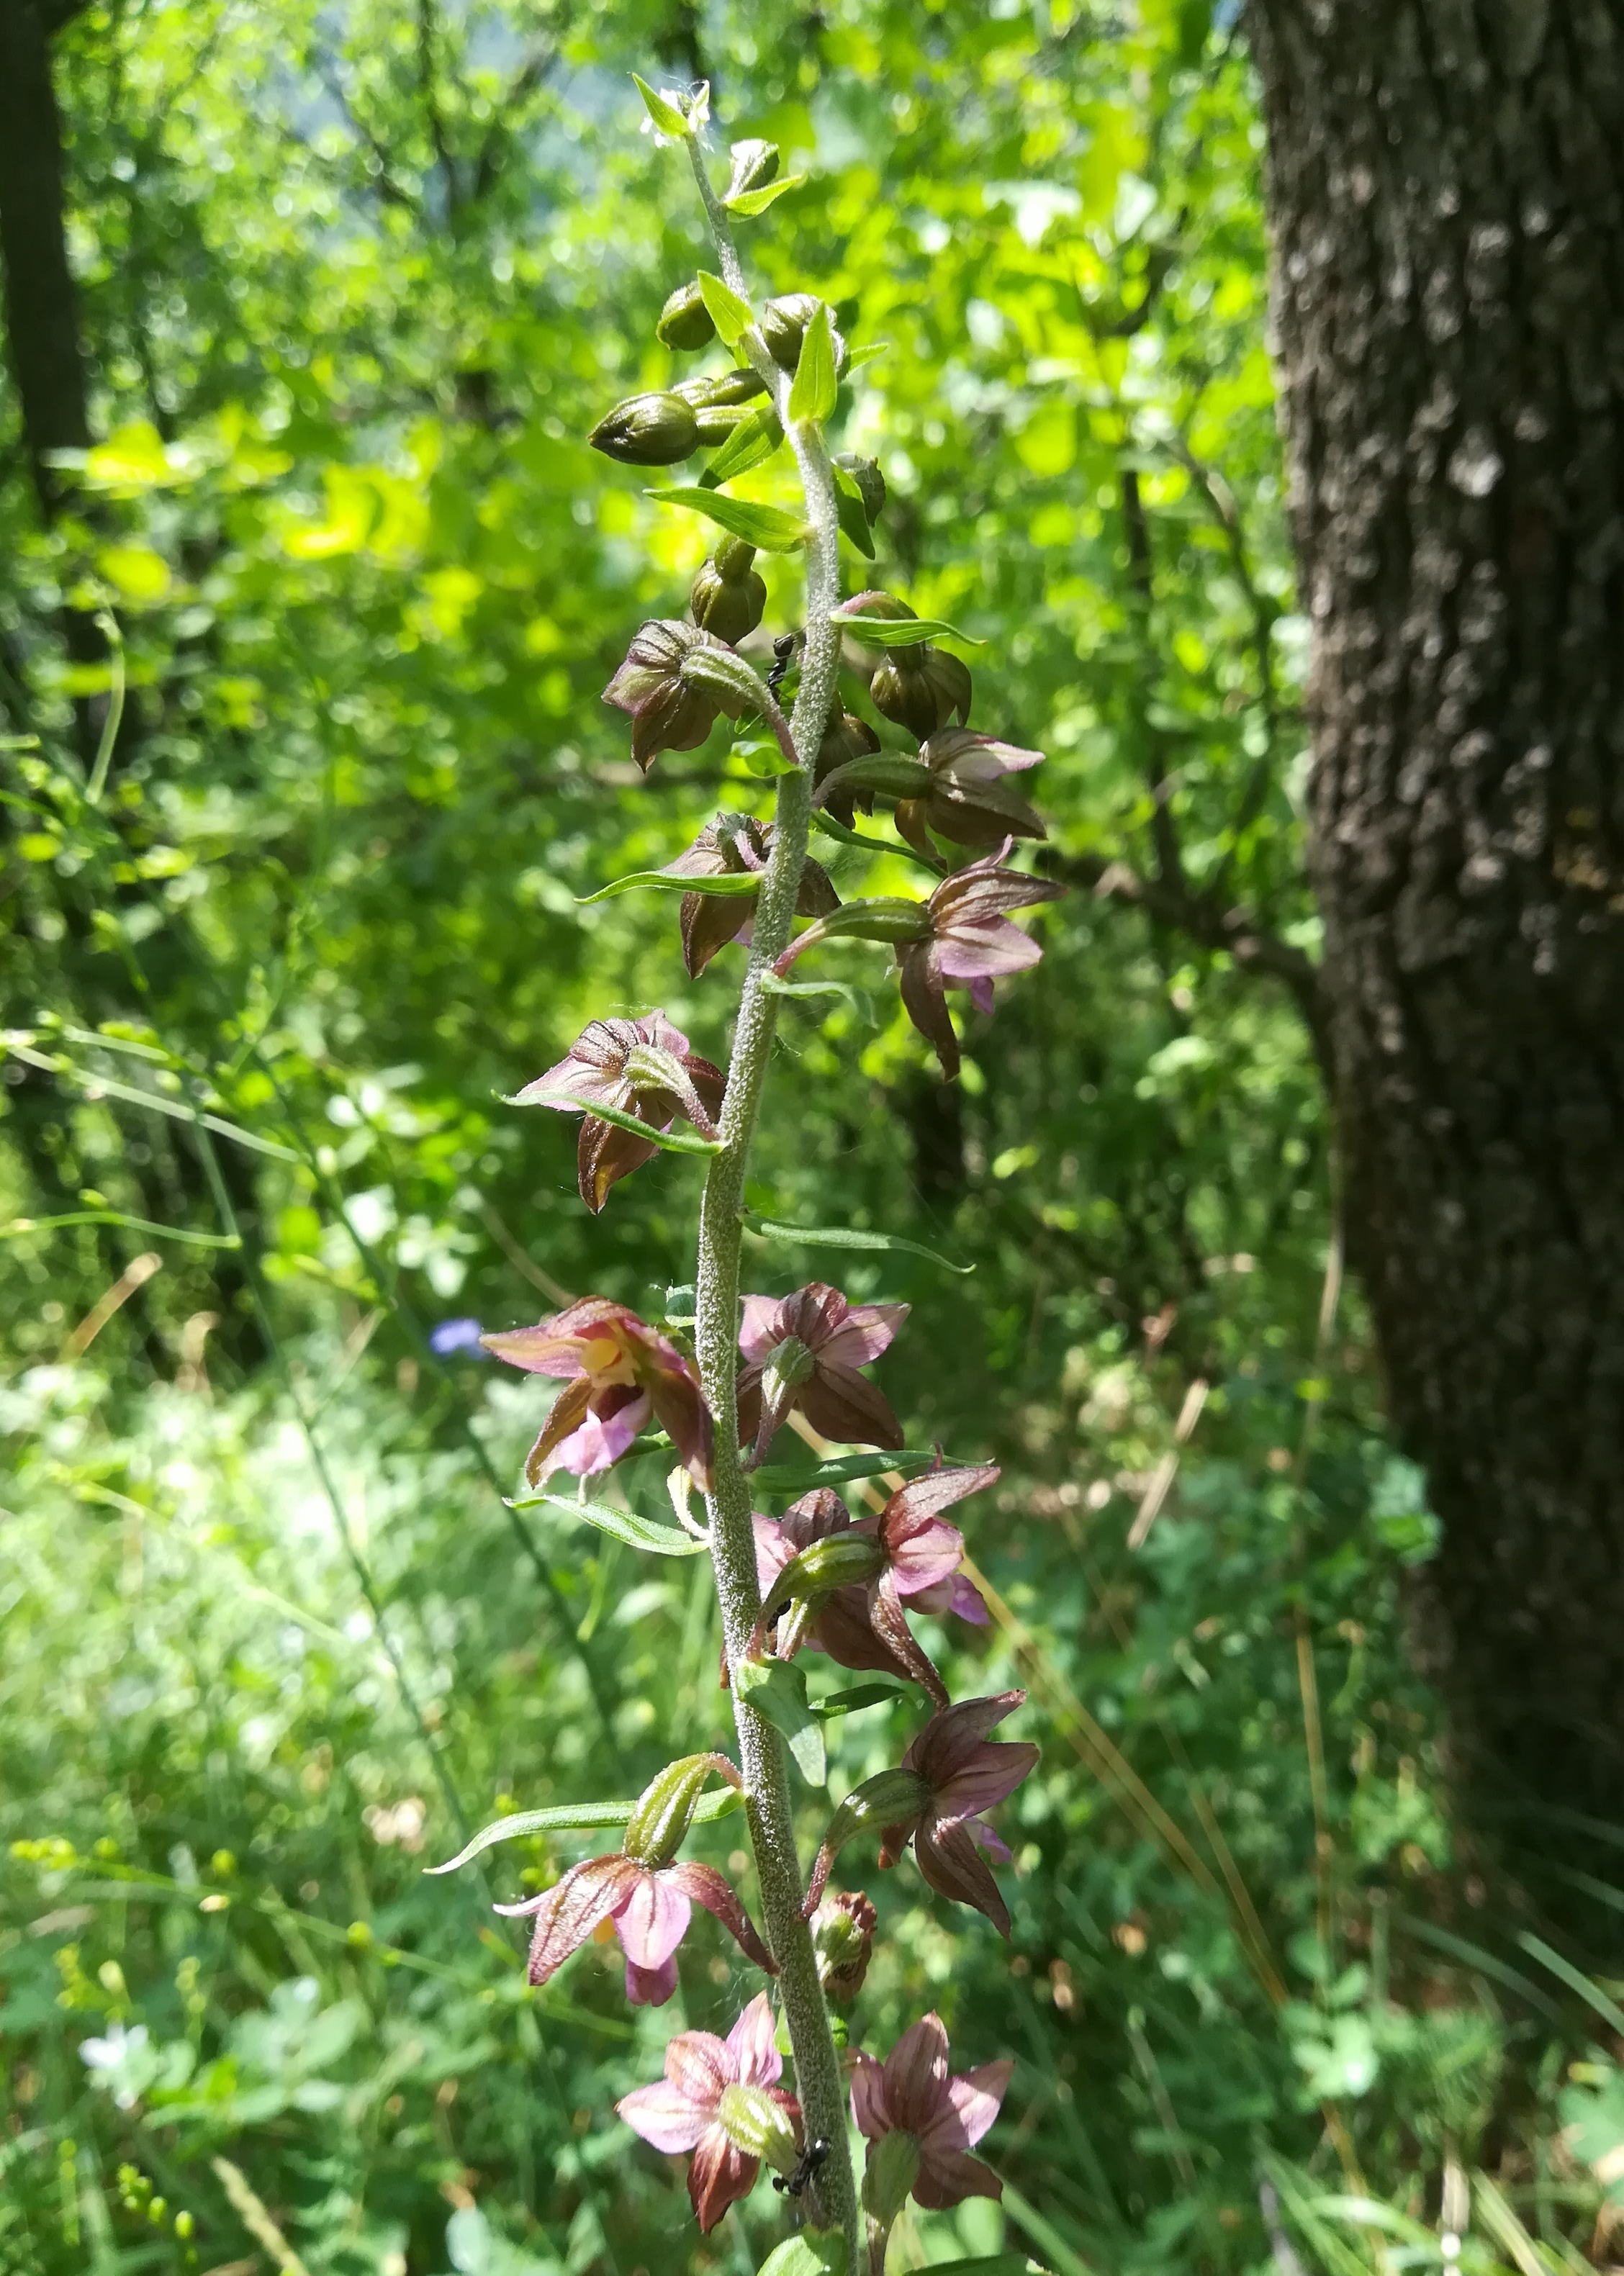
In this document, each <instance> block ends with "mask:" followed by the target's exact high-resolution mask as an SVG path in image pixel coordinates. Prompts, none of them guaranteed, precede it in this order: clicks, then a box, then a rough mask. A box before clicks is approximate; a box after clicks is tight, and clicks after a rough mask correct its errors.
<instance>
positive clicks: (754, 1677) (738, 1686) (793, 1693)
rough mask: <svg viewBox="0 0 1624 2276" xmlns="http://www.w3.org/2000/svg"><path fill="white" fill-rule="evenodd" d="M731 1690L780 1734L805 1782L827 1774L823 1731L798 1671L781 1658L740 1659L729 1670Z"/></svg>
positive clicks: (820, 1780) (813, 1782)
mask: <svg viewBox="0 0 1624 2276" xmlns="http://www.w3.org/2000/svg"><path fill="white" fill-rule="evenodd" d="M733 1689H734V1691H735V1692H736V1693H737V1694H738V1696H739V1697H740V1699H744V1700H747V1701H748V1702H749V1703H750V1705H751V1706H752V1707H754V1708H755V1711H756V1712H757V1714H760V1715H764V1716H765V1717H766V1718H767V1720H768V1721H769V1722H770V1724H771V1725H772V1726H773V1728H774V1730H776V1731H781V1732H782V1733H783V1734H784V1737H785V1740H786V1741H788V1743H789V1750H790V1754H791V1756H792V1758H793V1762H794V1764H795V1768H796V1769H797V1770H798V1771H800V1772H801V1777H802V1778H803V1779H805V1780H806V1782H807V1784H808V1786H822V1785H823V1782H824V1780H825V1779H827V1777H828V1775H829V1771H828V1764H827V1761H826V1759H825V1756H824V1754H823V1729H822V1726H820V1724H819V1722H818V1719H817V1718H816V1715H814V1714H813V1712H812V1710H811V1709H810V1708H809V1707H808V1704H807V1679H806V1677H805V1676H804V1675H803V1674H802V1673H801V1670H800V1669H799V1668H798V1667H795V1666H793V1665H791V1664H790V1663H789V1662H788V1661H787V1660H783V1659H741V1660H740V1662H739V1665H738V1666H737V1667H736V1668H735V1669H734V1670H733Z"/></svg>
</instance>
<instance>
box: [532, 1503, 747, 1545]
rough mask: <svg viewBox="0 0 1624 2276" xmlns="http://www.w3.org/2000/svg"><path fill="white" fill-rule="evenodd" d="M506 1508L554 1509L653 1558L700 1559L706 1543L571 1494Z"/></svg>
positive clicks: (630, 1511) (630, 1512) (632, 1513)
mask: <svg viewBox="0 0 1624 2276" xmlns="http://www.w3.org/2000/svg"><path fill="white" fill-rule="evenodd" d="M508 1507H509V1508H510V1509H556V1510H558V1512H559V1514H561V1515H562V1516H565V1517H578V1518H580V1519H581V1521H583V1523H585V1524H587V1525H596V1528H597V1529H598V1531H599V1532H600V1533H607V1534H610V1535H611V1536H613V1538H614V1539H615V1540H616V1541H624V1542H625V1543H626V1546H627V1548H628V1549H648V1550H651V1551H653V1553H654V1555H655V1556H656V1557H701V1556H703V1555H704V1553H705V1551H706V1548H707V1544H706V1543H704V1542H702V1541H700V1540H696V1539H695V1537H694V1535H693V1534H691V1533H684V1532H683V1531H682V1530H681V1529H680V1528H679V1527H678V1526H675V1525H659V1524H656V1521H655V1520H654V1519H653V1518H651V1517H640V1516H639V1515H638V1514H637V1512H636V1511H635V1510H634V1509H612V1508H611V1506H610V1505H609V1504H608V1503H607V1502H606V1501H577V1500H576V1498H575V1497H574V1495H573V1494H550V1493H538V1494H526V1495H525V1496H524V1498H522V1499H521V1500H520V1501H512V1502H509V1504H508Z"/></svg>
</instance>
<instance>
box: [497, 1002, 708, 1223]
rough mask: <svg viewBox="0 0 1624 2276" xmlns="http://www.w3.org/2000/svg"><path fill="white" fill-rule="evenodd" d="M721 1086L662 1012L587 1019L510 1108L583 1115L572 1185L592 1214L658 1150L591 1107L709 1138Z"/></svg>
mask: <svg viewBox="0 0 1624 2276" xmlns="http://www.w3.org/2000/svg"><path fill="white" fill-rule="evenodd" d="M726 1087H727V1082H726V1077H725V1075H724V1074H723V1073H722V1071H721V1069H720V1068H719V1067H716V1066H712V1065H711V1063H710V1060H709V1059H702V1058H700V1057H699V1056H698V1054H697V1053H696V1052H694V1051H690V1050H689V1048H688V1039H687V1036H685V1035H684V1034H683V1032H682V1030H681V1028H675V1027H673V1026H672V1023H671V1021H670V1020H668V1019H667V1018H666V1016H665V1014H664V1012H650V1013H649V1014H648V1015H647V1017H646V1018H643V1019H641V1020H591V1021H589V1022H588V1025H587V1026H586V1027H584V1028H582V1029H581V1033H580V1035H579V1036H577V1037H576V1038H575V1041H574V1042H573V1043H572V1044H571V1045H570V1047H569V1049H568V1051H566V1052H565V1055H564V1057H563V1058H561V1059H560V1060H559V1061H558V1064H557V1066H550V1067H549V1068H548V1070H547V1072H546V1074H541V1075H537V1077H536V1079H535V1081H534V1082H527V1083H526V1085H525V1087H524V1089H522V1090H521V1091H518V1092H516V1093H515V1094H514V1099H513V1104H515V1105H518V1106H550V1107H553V1108H554V1109H556V1111H558V1113H560V1114H583V1115H584V1117H585V1119H584V1120H583V1121H582V1123H581V1142H580V1144H579V1146H578V1148H577V1149H576V1181H577V1183H578V1185H579V1186H580V1188H581V1199H582V1201H583V1202H585V1203H586V1204H587V1207H588V1209H589V1210H591V1211H592V1214H593V1215H594V1217H596V1215H597V1213H598V1211H599V1210H601V1209H602V1208H603V1203H604V1202H606V1201H607V1200H608V1198H609V1189H610V1187H611V1186H613V1185H615V1184H617V1183H618V1181H619V1180H620V1179H622V1178H625V1177H629V1176H630V1175H631V1173H632V1172H633V1171H634V1170H636V1169H640V1168H641V1166H642V1165H643V1164H644V1163H645V1162H651V1161H652V1160H653V1159H654V1157H655V1156H656V1154H657V1153H658V1152H659V1150H660V1149H659V1148H658V1147H657V1146H656V1144H655V1142H654V1141H653V1139H651V1138H641V1137H640V1136H639V1135H638V1134H637V1132H636V1131H634V1130H623V1129H621V1128H620V1127H619V1126H618V1124H617V1123H614V1122H611V1121H608V1120H606V1119H605V1118H604V1117H603V1115H601V1114H594V1113H593V1111H592V1109H593V1108H594V1107H595V1106H603V1107H607V1108H609V1109H610V1111H611V1112H612V1113H616V1114H634V1115H635V1116H636V1117H637V1119H638V1120H639V1121H640V1122H646V1123H648V1124H649V1127H650V1128H651V1129H655V1130H669V1129H670V1127H671V1126H672V1123H673V1122H674V1121H675V1119H676V1118H677V1117H678V1115H679V1114H680V1115H681V1116H682V1117H683V1119H685V1120H686V1121H688V1122H691V1123H692V1124H693V1125H694V1128H695V1129H696V1130H697V1131H698V1132H699V1134H700V1136H701V1137H702V1138H714V1137H715V1136H716V1134H717V1127H716V1117H717V1115H718V1114H719V1113H720V1112H721V1111H722V1094H723V1092H724V1091H725V1089H726Z"/></svg>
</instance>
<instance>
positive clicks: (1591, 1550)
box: [1250, 0, 1624, 1840]
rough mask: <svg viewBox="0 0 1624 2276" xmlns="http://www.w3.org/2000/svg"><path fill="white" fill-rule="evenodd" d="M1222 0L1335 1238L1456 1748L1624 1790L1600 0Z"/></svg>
mask: <svg viewBox="0 0 1624 2276" xmlns="http://www.w3.org/2000/svg"><path fill="white" fill-rule="evenodd" d="M1250 23H1251V30H1252V34H1253V41H1254V49H1255V53H1256V61H1257V65H1258V68H1259V71H1260V72H1261V75H1262V80H1263V87H1264V102H1265V109H1266V115H1267V123H1268V128H1269V136H1270V158H1269V199H1270V207H1271V229H1272V235H1273V248H1274V271H1275V294H1274V300H1275V330H1276V349H1277V354H1278V359H1279V372H1280V377H1281V381H1282V385H1283V395H1284V417H1285V423H1286V434H1287V440H1288V446H1289V452H1290V462H1291V470H1292V483H1293V512H1294V521H1295V531H1296V538H1297V543H1298V548H1299V552H1300V557H1301V576H1302V591H1303V596H1304V605H1305V607H1306V608H1307V609H1308V611H1309V613H1310V615H1311V618H1312V622H1313V626H1314V633H1315V662H1314V667H1313V679H1312V688H1311V719H1312V728H1313V736H1314V761H1315V764H1314V775H1313V791H1312V852H1311V861H1312V868H1313V874H1314V880H1315V884H1316V887H1317V892H1318V896H1319V900H1320V906H1321V908H1322V910H1323V912H1324V922H1325V958H1324V995H1325V998H1326V1002H1327V1005H1328V1011H1329V1020H1330V1034H1331V1044H1332V1060H1333V1066H1334V1077H1335V1083H1336V1088H1337V1091H1338V1107H1339V1120H1340V1129H1341V1142H1342V1149H1343V1157H1344V1163H1345V1175H1346V1184H1347V1220H1348V1231H1349V1236H1350V1246H1351V1248H1352V1252H1353V1254H1354V1256H1355V1261H1356V1263H1358V1265H1359V1267H1360V1269H1361V1271H1362V1277H1363V1279H1364V1282H1365V1285H1366V1286H1367V1288H1368V1290H1369V1294H1370V1301H1371V1303H1372V1306H1373V1309H1374V1313H1375V1318H1376V1323H1377V1331H1378V1334H1379V1338H1380V1342H1381V1346H1382V1349H1383V1353H1384V1356H1385V1367H1386V1371H1387V1376H1388V1380H1389V1385H1390V1392H1391V1400H1392V1411H1393V1416H1394V1419H1395V1422H1396V1424H1397V1427H1398V1430H1399V1431H1400V1434H1401V1437H1402V1438H1403V1439H1404V1440H1405V1441H1406V1442H1407V1443H1408V1445H1409V1447H1410V1448H1411V1449H1412V1450H1413V1451H1414V1452H1415V1454H1416V1455H1417V1456H1418V1457H1419V1458H1420V1459H1421V1460H1423V1461H1424V1462H1425V1463H1426V1465H1427V1467H1428V1469H1429V1472H1430V1479H1431V1491H1432V1498H1433V1502H1434V1506H1436V1508H1437V1509H1438V1514H1439V1515H1440V1517H1441V1518H1442V1519H1443V1521H1444V1528H1445V1538H1444V1545H1443V1548H1442V1551H1441V1553H1440V1554H1439V1556H1438V1559H1437V1561H1436V1563H1435V1565H1434V1566H1433V1567H1431V1568H1430V1575H1429V1582H1430V1592H1431V1593H1430V1606H1431V1615H1432V1616H1431V1619H1430V1627H1431V1628H1432V1630H1433V1633H1434V1635H1435V1637H1436V1640H1437V1642H1438V1645H1439V1647H1440V1657H1439V1663H1438V1664H1439V1669H1440V1673H1441V1674H1442V1678H1443V1680H1444V1683H1445V1686H1446V1692H1447V1694H1448V1696H1449V1698H1450V1700H1451V1703H1452V1705H1453V1715H1454V1726H1455V1729H1456V1732H1457V1734H1458V1736H1459V1738H1460V1740H1461V1743H1462V1746H1463V1749H1464V1750H1465V1751H1466V1754H1467V1758H1468V1762H1469V1763H1470V1764H1471V1766H1472V1768H1473V1769H1474V1770H1475V1771H1476V1772H1478V1773H1480V1774H1482V1773H1484V1772H1486V1773H1488V1774H1490V1776H1491V1779H1496V1780H1499V1781H1502V1782H1503V1786H1504V1789H1505V1792H1504V1794H1503V1796H1502V1798H1505V1799H1509V1798H1512V1797H1513V1796H1514V1795H1518V1796H1521V1797H1522V1798H1523V1799H1527V1798H1529V1797H1534V1798H1537V1800H1538V1802H1541V1803H1543V1804H1544V1805H1547V1806H1551V1805H1554V1806H1555V1807H1556V1808H1557V1809H1558V1810H1559V1811H1560V1810H1564V1809H1565V1810H1569V1811H1572V1810H1577V1811H1581V1812H1586V1813H1590V1814H1592V1815H1594V1816H1597V1817H1606V1818H1609V1819H1611V1820H1613V1821H1614V1822H1620V1821H1624V768H1621V766H1620V762H1621V761H1624V0H1250ZM1479 1791H1480V1792H1481V1791H1482V1787H1481V1783H1480V1784H1479ZM1573 1838H1574V1836H1573V1834H1572V1833H1571V1832H1570V1833H1569V1834H1568V1836H1567V1839H1568V1840H1572V1839H1573Z"/></svg>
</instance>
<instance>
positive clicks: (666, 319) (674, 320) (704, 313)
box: [654, 278, 717, 352]
mask: <svg viewBox="0 0 1624 2276" xmlns="http://www.w3.org/2000/svg"><path fill="white" fill-rule="evenodd" d="M654 329H655V332H656V337H657V338H660V339H661V340H663V341H664V344H665V345H666V346H667V347H668V348H678V349H680V350H685V351H688V352H692V351H693V350H694V349H695V348H702V347H704V346H706V345H708V344H709V343H710V341H711V340H713V339H715V338H716V336H717V328H716V325H715V324H714V322H712V321H711V315H710V309H709V308H707V307H706V306H705V296H704V294H703V293H702V292H701V291H700V289H699V282H698V279H697V278H694V280H693V281H692V282H690V283H688V284H687V285H678V287H677V289H676V291H675V292H673V293H672V296H671V298H670V300H667V302H666V303H665V306H664V307H663V308H662V309H661V310H660V319H659V322H658V323H656V326H655V328H654Z"/></svg>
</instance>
